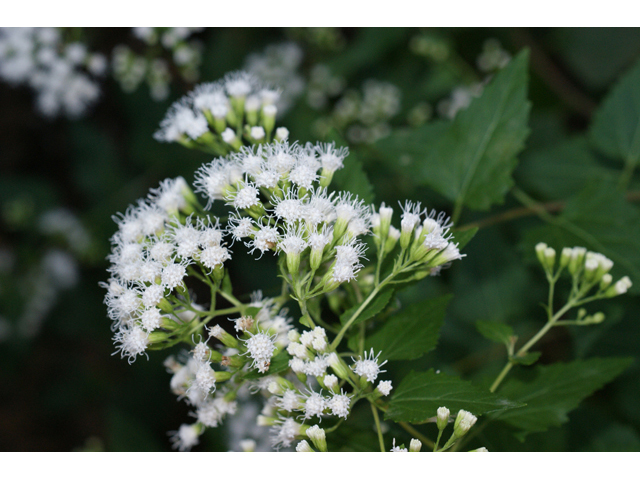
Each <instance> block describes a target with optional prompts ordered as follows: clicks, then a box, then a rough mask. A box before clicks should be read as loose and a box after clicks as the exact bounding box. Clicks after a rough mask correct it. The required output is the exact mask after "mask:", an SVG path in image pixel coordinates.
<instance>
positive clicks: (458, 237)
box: [451, 227, 478, 250]
mask: <svg viewBox="0 0 640 480" xmlns="http://www.w3.org/2000/svg"><path fill="white" fill-rule="evenodd" d="M451 233H453V238H452V239H451V241H452V242H453V243H457V244H458V249H460V250H462V249H463V248H464V247H466V246H467V243H469V242H470V241H471V239H472V238H473V237H475V235H476V233H478V227H473V228H470V229H468V230H462V231H459V230H458V231H456V230H453V231H452V232H451Z"/></svg>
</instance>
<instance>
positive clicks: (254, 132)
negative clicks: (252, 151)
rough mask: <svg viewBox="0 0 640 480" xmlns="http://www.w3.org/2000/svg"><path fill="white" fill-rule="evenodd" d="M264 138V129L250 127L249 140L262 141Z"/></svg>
mask: <svg viewBox="0 0 640 480" xmlns="http://www.w3.org/2000/svg"><path fill="white" fill-rule="evenodd" d="M264 136H265V132H264V128H262V127H251V138H253V139H254V140H262V139H263V138H264Z"/></svg>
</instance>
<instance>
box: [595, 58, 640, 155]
mask: <svg viewBox="0 0 640 480" xmlns="http://www.w3.org/2000/svg"><path fill="white" fill-rule="evenodd" d="M589 133H590V136H591V140H592V141H593V144H594V146H595V147H596V148H598V149H599V150H601V151H602V152H603V153H605V154H607V155H609V156H611V157H612V158H615V159H618V160H621V161H623V162H624V163H626V164H627V165H630V166H635V165H636V164H637V163H638V159H639V158H640V62H637V63H636V65H635V66H634V67H633V68H632V69H631V70H630V71H629V72H627V73H626V74H625V75H623V76H622V78H621V79H620V81H619V82H618V83H617V84H616V86H615V87H614V88H613V89H612V90H611V92H609V94H608V95H607V96H606V97H605V99H604V101H603V102H602V105H601V106H600V108H599V109H598V111H597V112H596V113H595V114H594V116H593V123H592V124H591V128H590V130H589Z"/></svg>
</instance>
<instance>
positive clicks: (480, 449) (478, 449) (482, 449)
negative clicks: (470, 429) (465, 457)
mask: <svg viewBox="0 0 640 480" xmlns="http://www.w3.org/2000/svg"><path fill="white" fill-rule="evenodd" d="M469 451H470V452H488V451H489V450H487V449H486V448H485V447H480V448H476V449H475V450H469Z"/></svg>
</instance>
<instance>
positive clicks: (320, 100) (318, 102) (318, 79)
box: [307, 63, 345, 110]
mask: <svg viewBox="0 0 640 480" xmlns="http://www.w3.org/2000/svg"><path fill="white" fill-rule="evenodd" d="M344 87H345V80H344V78H342V77H338V76H337V75H334V74H333V73H332V72H331V69H330V68H329V67H328V66H327V65H324V64H322V63H318V64H316V65H314V66H313V68H312V69H311V72H309V85H308V86H307V103H308V104H309V106H310V107H311V108H313V109H315V110H319V109H321V108H324V107H326V105H327V103H328V102H329V99H330V98H335V97H337V96H338V95H340V94H341V93H342V91H343V90H344Z"/></svg>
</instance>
